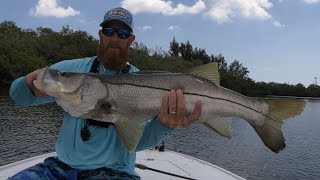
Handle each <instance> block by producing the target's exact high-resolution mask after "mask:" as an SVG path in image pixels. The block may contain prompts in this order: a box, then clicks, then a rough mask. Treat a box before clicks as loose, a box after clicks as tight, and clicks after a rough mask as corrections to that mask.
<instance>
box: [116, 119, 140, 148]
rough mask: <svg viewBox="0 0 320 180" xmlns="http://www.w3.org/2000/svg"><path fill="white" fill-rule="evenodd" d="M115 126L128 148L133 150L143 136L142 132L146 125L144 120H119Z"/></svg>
mask: <svg viewBox="0 0 320 180" xmlns="http://www.w3.org/2000/svg"><path fill="white" fill-rule="evenodd" d="M115 127H116V130H117V133H118V136H119V138H120V140H121V142H122V144H123V145H124V147H126V149H127V150H128V151H130V152H133V151H134V150H135V149H136V148H137V146H138V144H139V141H140V139H141V137H142V133H143V130H144V127H145V123H144V122H138V123H137V122H133V121H132V120H126V121H121V120H120V121H117V122H116V123H115Z"/></svg>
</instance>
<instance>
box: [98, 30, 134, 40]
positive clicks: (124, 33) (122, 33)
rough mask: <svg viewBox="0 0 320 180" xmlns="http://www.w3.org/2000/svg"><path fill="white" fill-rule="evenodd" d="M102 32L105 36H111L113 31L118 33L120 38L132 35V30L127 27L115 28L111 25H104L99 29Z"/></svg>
mask: <svg viewBox="0 0 320 180" xmlns="http://www.w3.org/2000/svg"><path fill="white" fill-rule="evenodd" d="M101 31H102V34H104V35H105V36H107V37H111V36H113V34H114V33H117V34H118V37H119V38H120V39H127V38H129V37H130V36H131V35H132V32H131V31H130V30H129V29H116V28H112V27H104V28H102V29H101Z"/></svg>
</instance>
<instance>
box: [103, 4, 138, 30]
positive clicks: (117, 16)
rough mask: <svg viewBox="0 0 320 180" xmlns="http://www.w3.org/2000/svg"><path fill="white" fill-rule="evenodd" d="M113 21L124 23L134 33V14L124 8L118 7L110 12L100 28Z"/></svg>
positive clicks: (105, 16)
mask: <svg viewBox="0 0 320 180" xmlns="http://www.w3.org/2000/svg"><path fill="white" fill-rule="evenodd" d="M111 20H118V21H121V22H123V23H125V24H126V25H127V26H128V27H129V28H130V29H131V31H132V29H133V20H132V14H131V13H130V12H129V11H128V10H127V9H124V8H122V7H117V8H114V9H111V10H109V11H108V12H107V13H106V14H105V15H104V18H103V21H102V23H101V24H100V26H101V27H102V26H103V25H105V24H106V23H107V22H109V21H111Z"/></svg>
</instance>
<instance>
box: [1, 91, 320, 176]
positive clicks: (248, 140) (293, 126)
mask: <svg viewBox="0 0 320 180" xmlns="http://www.w3.org/2000/svg"><path fill="white" fill-rule="evenodd" d="M319 109H320V103H318V102H309V103H308V104H307V107H306V109H305V111H304V112H303V114H301V115H300V116H298V117H296V118H294V119H290V120H289V121H287V123H286V124H285V125H284V126H282V130H283V133H284V136H285V138H286V144H287V147H286V148H285V149H284V150H283V151H281V152H280V153H279V154H275V153H273V152H272V151H270V150H269V149H268V148H267V147H265V146H264V144H263V143H262V141H261V140H260V138H259V137H258V135H257V134H256V133H255V132H254V130H253V129H252V128H251V127H250V126H249V125H248V124H247V123H246V122H245V121H243V120H240V119H232V120H231V126H232V134H233V138H232V139H231V140H228V139H226V138H223V137H221V136H219V135H217V134H216V133H214V132H212V131H211V130H209V129H207V128H206V127H205V126H203V125H202V124H194V125H192V126H191V127H190V128H187V129H177V130H175V131H173V133H171V134H170V135H169V136H168V137H167V138H166V139H165V145H166V148H168V149H170V150H174V151H177V152H181V153H184V154H187V155H191V156H194V157H197V158H199V159H202V160H205V161H209V162H211V163H213V164H216V165H218V166H220V167H222V168H224V169H227V170H229V171H231V172H233V173H235V174H238V175H240V176H242V177H244V178H247V179H263V180H264V179H268V180H269V179H290V180H294V179H308V180H309V179H310V180H311V179H314V180H316V179H319V178H320V130H319V128H320V111H319ZM61 112H62V111H61V109H60V108H59V107H57V106H55V105H52V104H51V105H50V104H47V105H41V106H37V107H28V108H21V107H18V106H16V105H15V104H14V103H13V102H12V101H11V100H10V99H9V98H8V97H4V96H2V97H1V96H0V166H1V165H4V164H8V163H12V162H15V161H18V160H22V159H25V158H29V157H33V156H36V155H40V154H44V153H48V152H52V151H54V143H55V140H56V138H57V136H58V133H59V127H60V125H61V119H62V113H61Z"/></svg>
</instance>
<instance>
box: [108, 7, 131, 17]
mask: <svg viewBox="0 0 320 180" xmlns="http://www.w3.org/2000/svg"><path fill="white" fill-rule="evenodd" d="M113 16H120V17H122V18H125V19H126V18H127V12H126V11H124V10H122V9H115V10H113V11H110V12H109V15H108V17H113Z"/></svg>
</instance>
